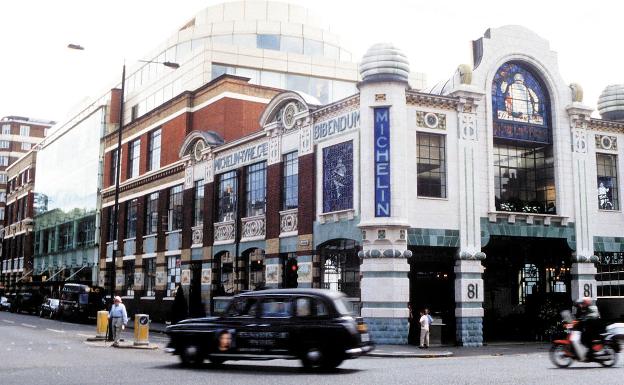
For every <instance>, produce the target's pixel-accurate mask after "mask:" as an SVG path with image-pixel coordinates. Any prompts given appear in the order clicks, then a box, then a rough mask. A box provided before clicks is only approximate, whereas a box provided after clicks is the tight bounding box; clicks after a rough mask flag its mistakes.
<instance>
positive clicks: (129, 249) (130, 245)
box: [123, 239, 136, 255]
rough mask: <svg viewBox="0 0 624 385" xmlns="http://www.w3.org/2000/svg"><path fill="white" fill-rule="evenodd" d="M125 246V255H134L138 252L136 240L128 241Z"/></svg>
mask: <svg viewBox="0 0 624 385" xmlns="http://www.w3.org/2000/svg"><path fill="white" fill-rule="evenodd" d="M123 245H124V255H134V252H135V250H136V245H135V241H134V239H128V240H127V241H124V243H123Z"/></svg>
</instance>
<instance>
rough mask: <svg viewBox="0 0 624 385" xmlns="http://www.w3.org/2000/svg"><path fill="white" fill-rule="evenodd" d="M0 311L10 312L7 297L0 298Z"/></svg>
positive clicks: (9, 303)
mask: <svg viewBox="0 0 624 385" xmlns="http://www.w3.org/2000/svg"><path fill="white" fill-rule="evenodd" d="M0 310H4V311H9V310H11V302H10V301H9V299H8V298H7V297H0Z"/></svg>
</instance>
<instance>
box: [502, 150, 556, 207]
mask: <svg viewBox="0 0 624 385" xmlns="http://www.w3.org/2000/svg"><path fill="white" fill-rule="evenodd" d="M494 189H495V193H496V209H497V210H499V211H513V212H527V213H540V214H543V213H546V214H556V213H557V208H556V199H555V198H556V196H555V168H554V158H553V151H552V146H550V145H549V146H542V147H524V146H520V145H517V144H509V143H508V142H504V143H496V142H495V143H494Z"/></svg>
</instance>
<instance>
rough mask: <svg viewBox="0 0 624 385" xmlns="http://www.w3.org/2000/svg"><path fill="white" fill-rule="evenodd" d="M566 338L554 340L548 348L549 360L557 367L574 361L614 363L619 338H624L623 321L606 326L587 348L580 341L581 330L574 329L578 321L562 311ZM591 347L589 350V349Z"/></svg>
mask: <svg viewBox="0 0 624 385" xmlns="http://www.w3.org/2000/svg"><path fill="white" fill-rule="evenodd" d="M562 318H563V325H564V328H565V331H566V335H567V338H566V339H560V340H554V341H553V344H552V347H551V348H550V360H551V361H552V362H553V364H555V365H556V366H557V367H559V368H567V367H568V366H570V365H571V364H572V362H574V361H579V362H597V363H599V364H600V365H602V366H604V367H612V366H613V365H615V364H616V362H617V358H618V353H619V352H620V340H623V339H624V323H615V324H611V325H609V326H607V328H606V331H605V333H602V334H601V337H600V339H598V340H594V341H592V343H591V348H587V347H586V346H585V345H584V344H583V343H582V342H581V331H580V330H577V329H576V326H577V324H578V321H576V320H574V319H572V315H571V313H570V312H569V311H565V312H562ZM590 349H591V351H590Z"/></svg>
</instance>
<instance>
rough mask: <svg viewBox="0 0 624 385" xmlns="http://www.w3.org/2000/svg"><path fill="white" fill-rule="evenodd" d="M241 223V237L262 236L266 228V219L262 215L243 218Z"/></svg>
mask: <svg viewBox="0 0 624 385" xmlns="http://www.w3.org/2000/svg"><path fill="white" fill-rule="evenodd" d="M242 225H243V229H242V232H243V234H242V237H243V238H245V239H247V238H262V237H264V234H265V230H266V220H265V217H264V215H257V216H254V217H247V218H243V219H242Z"/></svg>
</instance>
